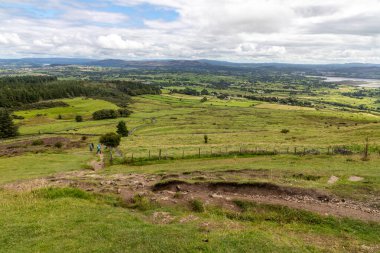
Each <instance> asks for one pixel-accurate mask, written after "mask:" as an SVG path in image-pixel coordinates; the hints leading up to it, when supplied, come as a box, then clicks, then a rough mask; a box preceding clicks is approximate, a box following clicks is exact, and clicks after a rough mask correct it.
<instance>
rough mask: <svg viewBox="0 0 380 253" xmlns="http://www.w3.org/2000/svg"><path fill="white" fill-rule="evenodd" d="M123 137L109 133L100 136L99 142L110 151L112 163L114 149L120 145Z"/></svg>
mask: <svg viewBox="0 0 380 253" xmlns="http://www.w3.org/2000/svg"><path fill="white" fill-rule="evenodd" d="M120 140H121V136H120V135H118V134H115V133H107V134H104V135H102V136H100V140H99V142H100V143H101V144H103V145H105V146H106V147H109V149H110V162H111V163H112V161H113V157H112V149H113V148H117V147H118V146H119V145H120Z"/></svg>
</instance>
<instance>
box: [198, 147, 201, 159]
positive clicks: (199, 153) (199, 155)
mask: <svg viewBox="0 0 380 253" xmlns="http://www.w3.org/2000/svg"><path fill="white" fill-rule="evenodd" d="M198 157H199V158H201V148H199V149H198Z"/></svg>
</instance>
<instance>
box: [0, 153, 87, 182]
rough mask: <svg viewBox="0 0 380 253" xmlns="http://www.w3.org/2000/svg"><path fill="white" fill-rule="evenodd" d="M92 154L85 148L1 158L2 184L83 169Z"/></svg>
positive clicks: (0, 176) (0, 173) (0, 179)
mask: <svg viewBox="0 0 380 253" xmlns="http://www.w3.org/2000/svg"><path fill="white" fill-rule="evenodd" d="M90 158H91V156H90V154H89V153H88V152H85V151H83V150H73V151H68V152H57V153H39V154H24V155H21V156H14V157H4V158H1V163H0V184H4V183H9V182H13V181H17V180H23V179H31V178H39V177H43V176H48V175H51V174H54V173H57V172H65V171H73V170H80V169H83V168H84V167H85V166H86V164H87V162H88V161H89V160H90Z"/></svg>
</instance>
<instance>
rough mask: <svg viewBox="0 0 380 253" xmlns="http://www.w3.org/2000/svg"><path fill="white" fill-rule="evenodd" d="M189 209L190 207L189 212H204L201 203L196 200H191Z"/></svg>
mask: <svg viewBox="0 0 380 253" xmlns="http://www.w3.org/2000/svg"><path fill="white" fill-rule="evenodd" d="M190 207H191V210H193V211H194V212H198V213H202V212H204V211H205V207H204V206H203V203H202V201H200V200H198V199H193V200H191V201H190Z"/></svg>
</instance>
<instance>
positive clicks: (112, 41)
mask: <svg viewBox="0 0 380 253" xmlns="http://www.w3.org/2000/svg"><path fill="white" fill-rule="evenodd" d="M98 44H99V45H100V46H101V47H102V48H106V49H141V48H144V44H143V43H140V42H136V41H131V40H124V39H123V38H122V37H121V36H120V35H117V34H109V35H106V36H99V37H98Z"/></svg>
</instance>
